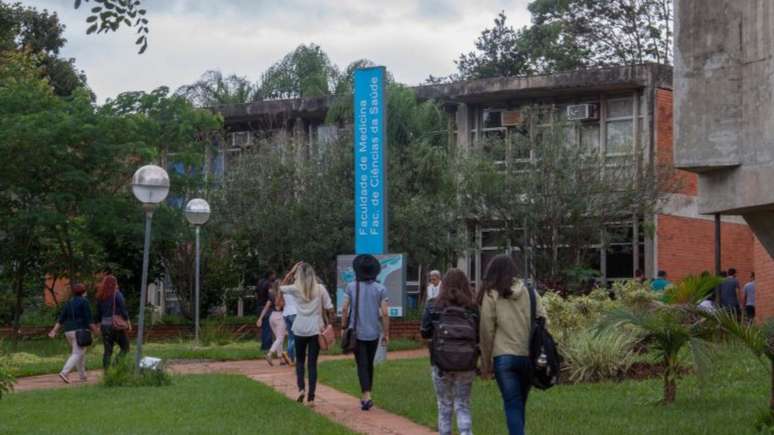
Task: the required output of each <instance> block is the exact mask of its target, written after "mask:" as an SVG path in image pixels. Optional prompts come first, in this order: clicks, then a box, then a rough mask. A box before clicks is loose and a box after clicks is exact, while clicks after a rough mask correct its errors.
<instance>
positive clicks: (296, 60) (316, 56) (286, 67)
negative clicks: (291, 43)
mask: <svg viewBox="0 0 774 435" xmlns="http://www.w3.org/2000/svg"><path fill="white" fill-rule="evenodd" d="M338 74H339V73H338V69H337V68H336V66H335V65H333V64H332V63H331V61H330V59H329V58H328V55H327V54H325V52H324V51H323V50H322V49H321V48H320V46H319V45H316V44H309V45H304V44H301V45H299V46H298V47H296V49H295V50H293V51H292V52H291V53H288V54H287V55H285V57H283V58H282V60H280V61H279V62H277V63H275V64H274V65H272V66H271V67H269V69H268V70H266V72H265V73H263V74H262V75H261V94H262V95H263V97H264V98H269V99H284V98H302V97H322V96H326V95H330V94H331V91H332V89H334V86H335V85H336V82H337V78H338Z"/></svg>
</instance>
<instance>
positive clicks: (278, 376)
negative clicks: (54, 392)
mask: <svg viewBox="0 0 774 435" xmlns="http://www.w3.org/2000/svg"><path fill="white" fill-rule="evenodd" d="M426 356H427V350H425V349H416V350H409V351H399V352H390V353H389V355H388V359H391V360H392V359H411V358H422V357H426ZM350 358H352V356H348V355H334V356H321V357H320V361H321V362H323V361H334V360H341V359H350ZM170 371H172V372H173V373H176V374H203V373H236V374H241V375H245V376H247V377H249V378H250V379H253V380H255V381H257V382H261V383H263V384H265V385H268V386H270V387H272V388H273V389H275V390H276V391H278V392H280V393H282V394H284V395H285V396H287V397H288V398H290V399H293V400H295V399H296V395H297V392H298V390H297V388H296V378H295V372H294V371H293V369H291V368H289V367H280V366H278V365H275V367H270V366H269V365H268V364H267V363H266V361H265V360H263V359H260V360H247V361H207V362H185V361H180V362H178V363H174V364H172V365H170ZM71 377H72V379H78V375H77V374H71ZM88 377H89V380H88V381H87V382H86V383H83V382H78V381H74V382H73V383H71V384H65V383H64V382H62V380H61V379H59V376H57V375H55V374H54V375H41V376H30V377H25V378H20V379H19V380H18V382H17V384H16V387H15V390H16V391H30V390H40V389H49V388H73V387H78V386H80V385H85V384H95V383H98V382H99V379H100V378H101V377H102V371H101V370H91V371H89V372H88ZM313 409H314V411H315V412H317V413H318V414H320V415H323V416H325V417H327V418H329V419H331V420H333V421H336V422H338V423H340V424H342V425H344V426H346V427H348V428H349V429H351V430H353V431H355V432H359V433H365V434H406V435H410V434H417V435H425V434H433V433H435V432H433V431H432V430H430V429H428V428H426V427H424V426H421V425H418V424H416V423H414V422H412V421H410V420H408V419H406V418H404V417H401V416H399V415H395V414H391V413H389V412H387V411H384V410H383V409H381V408H379V407H374V408H372V409H371V410H370V411H368V412H363V411H361V410H360V403H359V400H358V399H357V398H355V397H353V396H350V395H349V394H345V393H342V392H340V391H338V390H336V389H334V388H331V387H328V386H326V385H322V384H318V385H317V397H316V399H315V406H314V408H313Z"/></svg>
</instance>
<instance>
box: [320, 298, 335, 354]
mask: <svg viewBox="0 0 774 435" xmlns="http://www.w3.org/2000/svg"><path fill="white" fill-rule="evenodd" d="M321 291H327V290H321ZM320 315H321V316H322V321H323V325H324V326H323V329H322V331H320V335H318V336H317V342H318V343H319V344H320V349H322V350H328V349H330V348H331V347H332V346H333V344H334V343H336V331H334V329H333V325H332V324H331V323H328V320H327V319H328V316H326V315H325V306H323V302H322V298H320Z"/></svg>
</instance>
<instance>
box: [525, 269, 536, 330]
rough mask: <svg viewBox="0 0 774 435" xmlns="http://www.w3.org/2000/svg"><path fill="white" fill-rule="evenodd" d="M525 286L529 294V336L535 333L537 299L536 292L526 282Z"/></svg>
mask: <svg viewBox="0 0 774 435" xmlns="http://www.w3.org/2000/svg"><path fill="white" fill-rule="evenodd" d="M524 286H525V287H527V293H529V336H530V337H532V334H533V333H534V332H535V312H536V311H537V300H536V298H535V290H534V289H533V288H532V287H531V286H530V285H528V284H527V282H526V281H524Z"/></svg>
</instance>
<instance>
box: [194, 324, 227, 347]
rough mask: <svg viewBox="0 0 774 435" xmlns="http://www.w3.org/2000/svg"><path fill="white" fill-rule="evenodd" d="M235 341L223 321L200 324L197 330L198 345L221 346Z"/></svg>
mask: <svg viewBox="0 0 774 435" xmlns="http://www.w3.org/2000/svg"><path fill="white" fill-rule="evenodd" d="M235 340H236V337H234V333H233V331H232V330H231V328H230V327H229V325H228V324H227V323H226V322H225V321H223V320H216V321H207V322H202V323H201V325H200V329H199V343H200V344H202V345H204V346H212V345H218V346H223V345H226V344H230V343H233V342H234V341H235Z"/></svg>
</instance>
